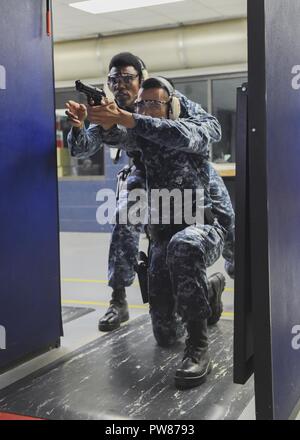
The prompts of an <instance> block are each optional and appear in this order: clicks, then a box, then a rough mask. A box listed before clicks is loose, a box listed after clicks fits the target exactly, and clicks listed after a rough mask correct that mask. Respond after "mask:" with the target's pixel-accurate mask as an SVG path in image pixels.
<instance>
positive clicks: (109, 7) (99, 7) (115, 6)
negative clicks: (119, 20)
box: [70, 0, 184, 14]
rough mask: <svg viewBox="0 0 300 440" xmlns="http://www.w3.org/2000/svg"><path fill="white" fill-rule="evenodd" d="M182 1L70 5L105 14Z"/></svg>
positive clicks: (115, 0)
mask: <svg viewBox="0 0 300 440" xmlns="http://www.w3.org/2000/svg"><path fill="white" fill-rule="evenodd" d="M182 1H184V0H107V1H106V0H87V1H83V2H78V3H70V6H72V7H73V8H77V9H80V10H81V11H85V12H89V13H90V14H105V13H107V12H116V11H125V10H128V9H137V8H145V7H147V6H157V5H164V4H167V3H178V2H182Z"/></svg>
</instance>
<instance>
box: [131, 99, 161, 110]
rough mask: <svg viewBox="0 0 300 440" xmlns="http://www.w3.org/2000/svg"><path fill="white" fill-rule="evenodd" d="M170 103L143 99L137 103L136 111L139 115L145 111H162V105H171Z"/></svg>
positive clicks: (135, 105) (135, 104)
mask: <svg viewBox="0 0 300 440" xmlns="http://www.w3.org/2000/svg"><path fill="white" fill-rule="evenodd" d="M169 102H170V100H169V101H158V100H152V99H141V100H140V101H135V103H134V109H135V111H136V112H137V113H139V112H141V111H144V110H160V109H161V106H162V105H166V104H169Z"/></svg>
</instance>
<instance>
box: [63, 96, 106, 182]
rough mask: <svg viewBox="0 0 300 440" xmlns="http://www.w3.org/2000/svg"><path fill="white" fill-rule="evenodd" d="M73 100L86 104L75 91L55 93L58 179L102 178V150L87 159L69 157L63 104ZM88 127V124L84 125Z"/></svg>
mask: <svg viewBox="0 0 300 440" xmlns="http://www.w3.org/2000/svg"><path fill="white" fill-rule="evenodd" d="M69 100H74V101H76V102H80V103H83V104H84V103H86V99H85V96H84V95H82V94H80V93H78V92H77V91H76V90H75V89H62V90H58V91H57V92H56V107H57V111H56V138H57V167H58V177H59V178H61V177H76V176H77V177H80V176H103V175H104V151H103V148H102V149H101V150H100V151H98V152H97V153H96V154H94V155H93V156H91V157H89V158H87V159H76V158H74V157H71V156H70V154H69V150H68V144H67V136H68V133H69V131H70V129H71V125H70V123H69V122H68V120H67V117H66V115H65V108H64V107H65V103H66V102H67V101H69ZM86 126H88V123H87V124H86Z"/></svg>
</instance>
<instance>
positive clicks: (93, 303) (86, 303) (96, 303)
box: [62, 300, 234, 318]
mask: <svg viewBox="0 0 300 440" xmlns="http://www.w3.org/2000/svg"><path fill="white" fill-rule="evenodd" d="M62 304H63V305H69V304H77V305H81V306H100V307H108V306H109V303H108V302H101V301H79V300H63V301H62ZM128 307H129V308H130V309H139V310H148V309H149V306H147V305H138V304H129V306H128ZM233 315H234V314H233V313H232V312H223V314H222V316H225V317H229V318H232V317H233Z"/></svg>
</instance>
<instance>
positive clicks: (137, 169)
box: [69, 92, 234, 289]
mask: <svg viewBox="0 0 300 440" xmlns="http://www.w3.org/2000/svg"><path fill="white" fill-rule="evenodd" d="M176 93H177V96H178V98H179V99H180V104H181V114H180V118H189V117H193V118H196V119H198V123H199V125H197V126H199V129H200V130H201V125H200V124H203V123H204V124H206V125H207V126H209V129H210V130H211V132H212V133H214V132H215V134H213V136H217V135H218V133H219V131H220V128H219V125H218V122H217V121H216V120H215V118H211V117H210V118H209V119H207V113H206V112H205V111H204V110H203V109H202V107H201V106H200V105H199V104H197V103H195V102H193V101H191V100H189V99H187V98H186V97H185V96H184V95H182V94H181V93H179V92H176ZM104 140H107V133H103V135H102V136H101V132H99V135H98V132H97V139H96V142H95V143H90V144H89V145H88V149H86V150H85V151H84V152H83V151H82V149H81V148H79V149H78V148H76V144H75V142H76V141H77V142H79V139H75V138H72V136H69V144H70V150H71V154H72V155H73V156H77V157H78V158H86V157H89V156H91V155H93V154H95V153H96V152H97V151H98V150H99V149H100V148H101V147H102V144H103V141H104ZM204 154H205V149H204V150H203V155H204ZM207 154H208V150H207ZM128 155H129V156H130V157H131V158H132V161H133V166H132V167H131V172H130V174H129V175H128V177H127V180H126V184H127V189H128V191H130V190H132V189H136V188H146V182H145V180H146V171H145V168H144V165H143V163H142V162H141V159H140V153H137V152H136V151H131V152H130V153H128ZM119 178H120V179H121V176H120V177H119ZM221 185H224V184H223V181H222V182H221ZM124 203H127V196H126V193H124V192H122V194H121V197H120V199H119V200H118V201H117V212H116V218H118V214H119V211H120V210H121V209H123V205H124ZM130 207H131V205H130V202H129V203H128V209H130ZM141 232H143V225H142V224H136V225H132V224H130V223H128V224H126V225H123V224H118V223H116V224H115V225H114V226H113V229H112V235H111V241H110V248H109V258H108V285H109V286H110V287H112V288H113V289H122V288H125V287H128V286H130V285H132V283H133V281H134V278H135V275H136V273H135V266H136V263H137V256H138V250H139V239H140V234H141ZM232 238H234V237H232ZM230 241H231V243H230ZM228 243H230V246H231V248H232V247H233V241H232V240H229V241H228ZM224 257H225V259H226V260H227V261H226V264H227V265H228V264H229V265H230V266H232V264H231V263H229V262H230V260H232V256H231V255H227V254H224Z"/></svg>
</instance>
